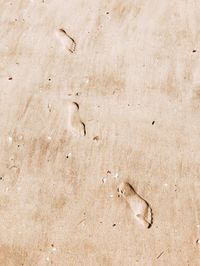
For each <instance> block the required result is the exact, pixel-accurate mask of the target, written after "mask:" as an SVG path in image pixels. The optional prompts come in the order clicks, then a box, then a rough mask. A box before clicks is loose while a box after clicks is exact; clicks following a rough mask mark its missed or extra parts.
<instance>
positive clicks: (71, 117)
mask: <svg viewBox="0 0 200 266" xmlns="http://www.w3.org/2000/svg"><path fill="white" fill-rule="evenodd" d="M67 129H68V131H69V132H70V133H71V134H72V135H74V136H77V137H80V136H85V135H86V129H85V124H84V123H83V122H82V121H81V119H80V116H79V105H78V104H77V103H76V102H72V103H69V105H68V113H67Z"/></svg>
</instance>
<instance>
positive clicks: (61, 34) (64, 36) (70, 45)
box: [56, 29, 76, 53]
mask: <svg viewBox="0 0 200 266" xmlns="http://www.w3.org/2000/svg"><path fill="white" fill-rule="evenodd" d="M56 36H57V38H58V39H59V41H60V42H61V44H62V46H63V49H64V50H68V51H69V52H70V53H74V52H75V50H76V42H75V40H74V39H73V38H72V37H71V36H70V35H69V34H68V33H67V32H66V31H65V30H64V29H59V30H58V31H57V33H56Z"/></svg>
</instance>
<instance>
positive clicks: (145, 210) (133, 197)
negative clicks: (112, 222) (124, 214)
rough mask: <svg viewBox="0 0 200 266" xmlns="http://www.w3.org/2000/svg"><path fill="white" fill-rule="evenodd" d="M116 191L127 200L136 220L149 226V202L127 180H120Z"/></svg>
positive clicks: (150, 218)
mask: <svg viewBox="0 0 200 266" xmlns="http://www.w3.org/2000/svg"><path fill="white" fill-rule="evenodd" d="M117 191H118V193H119V195H120V196H122V197H123V198H124V199H125V200H126V201H127V202H128V204H129V206H130V208H131V210H132V212H133V215H134V218H135V219H136V221H137V222H138V223H140V224H141V225H143V226H144V227H146V228H150V227H151V226H152V224H153V213H152V209H151V207H150V206H149V204H148V203H147V202H146V201H145V200H144V199H143V198H142V197H141V196H140V195H138V194H137V192H136V191H135V190H134V188H133V187H132V186H131V185H130V184H129V183H127V182H122V183H121V184H120V185H119V187H118V189H117Z"/></svg>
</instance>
